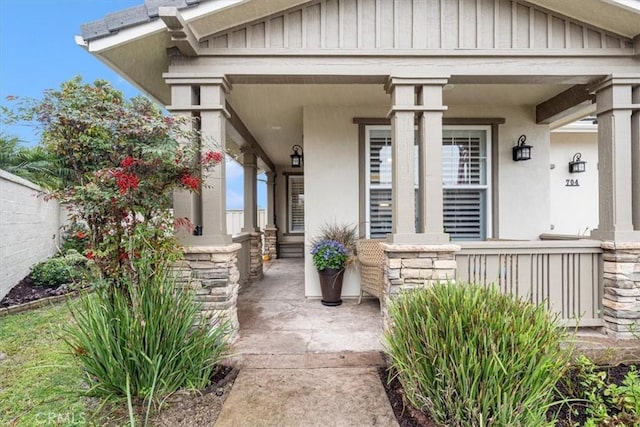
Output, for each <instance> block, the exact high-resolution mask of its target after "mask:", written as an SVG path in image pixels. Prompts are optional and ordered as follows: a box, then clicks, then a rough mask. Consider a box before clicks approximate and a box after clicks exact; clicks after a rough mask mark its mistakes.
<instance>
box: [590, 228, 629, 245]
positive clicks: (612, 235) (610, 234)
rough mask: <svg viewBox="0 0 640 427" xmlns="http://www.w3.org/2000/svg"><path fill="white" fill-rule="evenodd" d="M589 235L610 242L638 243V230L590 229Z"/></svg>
mask: <svg viewBox="0 0 640 427" xmlns="http://www.w3.org/2000/svg"><path fill="white" fill-rule="evenodd" d="M591 237H592V238H593V239H595V240H602V241H612V242H638V243H640V231H600V230H598V229H596V230H593V231H591Z"/></svg>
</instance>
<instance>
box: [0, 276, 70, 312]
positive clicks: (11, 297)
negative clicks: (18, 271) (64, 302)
mask: <svg viewBox="0 0 640 427" xmlns="http://www.w3.org/2000/svg"><path fill="white" fill-rule="evenodd" d="M72 291H73V289H71V288H69V287H66V286H58V287H55V288H51V287H47V286H37V285H35V284H34V283H33V279H31V275H29V276H27V277H25V278H24V279H22V280H21V281H20V283H18V284H17V285H16V286H14V287H13V288H12V289H11V290H10V291H9V293H8V294H7V295H5V297H4V298H3V299H2V301H0V308H7V307H12V306H14V305H20V304H24V303H27V302H31V301H36V300H39V299H42V298H47V297H52V296H56V295H64V294H67V293H69V292H72Z"/></svg>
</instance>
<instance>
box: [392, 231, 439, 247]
mask: <svg viewBox="0 0 640 427" xmlns="http://www.w3.org/2000/svg"><path fill="white" fill-rule="evenodd" d="M450 240H451V239H450V238H449V235H448V234H446V233H397V234H389V235H388V236H387V243H391V244H398V245H441V244H446V243H449V242H450Z"/></svg>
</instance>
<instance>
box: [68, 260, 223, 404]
mask: <svg viewBox="0 0 640 427" xmlns="http://www.w3.org/2000/svg"><path fill="white" fill-rule="evenodd" d="M167 270H168V269H167V268H166V267H163V266H162V265H160V266H155V267H154V266H153V263H146V264H145V263H144V261H143V262H140V263H139V278H138V286H133V285H131V284H130V283H120V284H119V287H118V288H117V290H116V289H114V288H113V287H109V286H102V287H100V286H99V287H97V289H96V292H94V293H93V294H91V295H86V296H84V297H82V299H81V301H80V302H79V304H78V306H77V307H76V308H73V307H72V309H71V311H72V315H73V317H74V319H75V323H76V325H75V326H73V327H71V328H70V329H68V330H67V334H66V335H65V337H66V341H67V343H68V345H69V347H70V349H71V351H72V352H73V353H74V354H75V355H76V356H77V357H78V359H79V360H80V362H81V364H82V366H83V367H84V370H85V371H86V373H87V374H88V380H89V383H90V394H91V395H94V396H98V397H102V398H112V397H125V396H132V397H135V398H142V399H147V400H148V402H149V403H150V402H151V401H152V400H154V396H163V395H166V394H168V393H172V392H174V391H176V390H178V389H180V388H190V389H201V388H203V387H205V386H206V385H207V384H208V381H209V377H210V375H211V372H212V370H213V368H214V366H215V365H216V364H217V363H218V362H219V361H220V359H221V357H222V356H223V354H224V352H225V350H226V348H227V337H228V334H227V330H228V329H227V328H226V326H225V325H224V324H219V325H217V326H216V327H211V326H210V325H207V323H206V322H201V323H200V325H201V326H194V324H197V323H198V320H199V317H198V316H199V312H198V305H197V304H196V302H195V301H194V296H193V293H192V292H191V291H189V290H186V289H183V288H180V287H178V286H176V285H175V283H174V281H173V280H172V278H171V275H170V274H169V273H168V271H167Z"/></svg>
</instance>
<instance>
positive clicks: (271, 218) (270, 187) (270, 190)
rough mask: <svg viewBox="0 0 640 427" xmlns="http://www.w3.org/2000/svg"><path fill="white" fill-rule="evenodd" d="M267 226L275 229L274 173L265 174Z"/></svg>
mask: <svg viewBox="0 0 640 427" xmlns="http://www.w3.org/2000/svg"><path fill="white" fill-rule="evenodd" d="M266 175H267V226H266V228H275V227H276V216H275V213H276V173H275V172H267V173H266Z"/></svg>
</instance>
